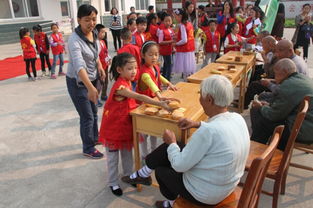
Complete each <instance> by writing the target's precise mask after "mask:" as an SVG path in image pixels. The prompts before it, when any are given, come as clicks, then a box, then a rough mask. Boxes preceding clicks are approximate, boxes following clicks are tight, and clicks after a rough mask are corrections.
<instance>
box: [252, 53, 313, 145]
mask: <svg viewBox="0 0 313 208" xmlns="http://www.w3.org/2000/svg"><path fill="white" fill-rule="evenodd" d="M274 72H275V81H276V83H277V84H279V85H280V86H279V88H278V89H277V91H276V92H275V94H274V95H273V99H272V101H271V102H270V103H267V102H263V101H261V102H259V101H253V104H252V106H253V107H252V109H251V111H250V115H251V126H252V135H251V140H254V141H257V142H260V143H263V144H266V143H267V142H268V139H269V138H270V136H271V135H272V134H273V131H274V129H275V127H276V126H278V125H280V124H284V125H285V129H284V132H283V134H282V137H281V139H280V141H279V144H278V148H279V149H281V150H284V149H285V147H286V145H287V142H288V138H289V135H290V130H291V128H292V126H293V123H294V121H295V118H296V115H297V110H298V106H299V104H300V103H301V101H302V100H303V98H304V97H305V96H307V95H311V96H312V95H313V81H312V80H311V79H310V78H308V77H307V76H305V75H303V74H301V73H297V72H296V65H295V63H294V62H293V61H292V60H291V59H289V58H283V59H281V60H279V61H278V62H277V63H276V64H275V66H274ZM312 135H313V110H312V108H311V109H309V111H308V112H307V116H306V118H305V120H304V121H303V123H302V127H301V129H300V131H299V134H298V137H297V141H298V142H303V143H313V138H312Z"/></svg>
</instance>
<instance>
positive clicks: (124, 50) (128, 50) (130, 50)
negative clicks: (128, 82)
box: [117, 44, 141, 81]
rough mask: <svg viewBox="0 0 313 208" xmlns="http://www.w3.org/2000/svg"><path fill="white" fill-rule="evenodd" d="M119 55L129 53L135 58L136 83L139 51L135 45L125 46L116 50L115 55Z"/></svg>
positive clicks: (139, 57) (139, 63)
mask: <svg viewBox="0 0 313 208" xmlns="http://www.w3.org/2000/svg"><path fill="white" fill-rule="evenodd" d="M120 53H130V54H132V55H133V56H134V57H135V59H136V61H137V74H136V78H135V81H138V78H139V70H140V65H141V56H140V49H139V48H138V46H136V45H133V44H126V45H123V47H122V48H120V49H118V51H117V54H120Z"/></svg>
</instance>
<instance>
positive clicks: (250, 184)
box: [173, 126, 284, 208]
mask: <svg viewBox="0 0 313 208" xmlns="http://www.w3.org/2000/svg"><path fill="white" fill-rule="evenodd" d="M283 129H284V126H278V127H276V129H275V131H274V133H273V139H272V142H271V144H270V145H269V146H268V148H267V149H266V150H265V152H264V153H263V154H262V155H260V156H259V157H257V158H255V159H254V160H253V162H252V164H251V169H250V171H249V172H248V176H247V179H246V183H245V185H244V187H243V188H241V187H239V186H237V187H236V189H235V191H233V192H232V193H231V194H230V195H229V196H228V197H226V199H224V200H223V201H222V202H220V203H218V204H217V205H208V206H197V205H195V204H192V203H191V202H189V201H187V200H186V199H183V198H182V197H179V198H178V199H176V200H175V203H174V206H173V208H235V207H238V208H257V206H258V201H259V196H260V192H261V188H262V184H263V181H264V178H265V174H266V171H267V168H268V166H269V164H270V162H271V159H272V157H273V154H274V151H275V149H276V147H277V144H278V141H279V139H280V137H281V134H282V132H283Z"/></svg>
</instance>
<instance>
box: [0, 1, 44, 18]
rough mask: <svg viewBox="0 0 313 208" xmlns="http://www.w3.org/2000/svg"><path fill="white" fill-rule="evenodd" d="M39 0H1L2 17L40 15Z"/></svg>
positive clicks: (0, 11)
mask: <svg viewBox="0 0 313 208" xmlns="http://www.w3.org/2000/svg"><path fill="white" fill-rule="evenodd" d="M38 16H39V11H38V3H37V0H1V1H0V19H14V18H25V17H38Z"/></svg>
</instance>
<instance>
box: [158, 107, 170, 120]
mask: <svg viewBox="0 0 313 208" xmlns="http://www.w3.org/2000/svg"><path fill="white" fill-rule="evenodd" d="M157 115H158V116H159V117H162V118H169V117H170V116H171V113H170V112H169V111H167V110H164V109H162V110H159V112H158V113H157Z"/></svg>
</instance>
